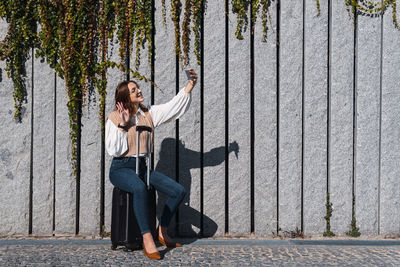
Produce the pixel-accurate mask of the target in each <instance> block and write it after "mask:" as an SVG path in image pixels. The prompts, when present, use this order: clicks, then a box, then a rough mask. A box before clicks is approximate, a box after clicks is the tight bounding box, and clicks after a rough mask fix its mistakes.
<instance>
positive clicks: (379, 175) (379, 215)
mask: <svg viewBox="0 0 400 267" xmlns="http://www.w3.org/2000/svg"><path fill="white" fill-rule="evenodd" d="M380 53H381V55H380V78H379V166H378V235H379V234H380V233H381V165H382V157H381V148H382V147H381V145H382V74H383V73H382V68H383V66H382V65H383V58H382V57H383V14H382V15H381V51H380Z"/></svg>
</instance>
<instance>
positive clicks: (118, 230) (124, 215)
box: [111, 187, 156, 250]
mask: <svg viewBox="0 0 400 267" xmlns="http://www.w3.org/2000/svg"><path fill="white" fill-rule="evenodd" d="M148 203H149V223H150V229H151V231H152V234H153V237H155V236H156V192H155V190H154V188H153V187H151V188H150V190H149V199H148ZM142 242H143V240H142V235H141V233H140V228H139V225H138V223H137V220H136V217H135V214H134V211H133V196H132V194H131V193H128V192H125V191H123V190H121V189H119V188H117V187H114V189H113V197H112V212H111V243H112V245H111V249H113V250H115V249H117V247H118V246H125V250H135V249H141V247H142Z"/></svg>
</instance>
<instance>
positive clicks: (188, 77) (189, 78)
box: [185, 70, 193, 80]
mask: <svg viewBox="0 0 400 267" xmlns="http://www.w3.org/2000/svg"><path fill="white" fill-rule="evenodd" d="M185 73H186V77H187V79H188V80H193V77H192V76H191V74H190V71H189V70H185Z"/></svg>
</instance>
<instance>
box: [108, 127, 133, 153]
mask: <svg viewBox="0 0 400 267" xmlns="http://www.w3.org/2000/svg"><path fill="white" fill-rule="evenodd" d="M105 134H106V136H105V145H106V150H107V152H108V154H109V155H110V156H112V157H119V156H121V155H122V154H124V153H125V152H126V151H127V150H128V139H127V137H126V132H121V131H120V130H118V128H117V126H115V124H114V123H112V121H111V120H107V122H106V132H105Z"/></svg>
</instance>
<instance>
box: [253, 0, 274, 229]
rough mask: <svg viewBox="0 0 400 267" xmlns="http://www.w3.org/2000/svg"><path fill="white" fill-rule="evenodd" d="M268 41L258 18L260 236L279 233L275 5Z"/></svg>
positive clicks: (256, 151) (256, 198)
mask: <svg viewBox="0 0 400 267" xmlns="http://www.w3.org/2000/svg"><path fill="white" fill-rule="evenodd" d="M270 14H271V21H268V30H267V42H266V43H265V42H262V35H263V27H262V22H261V19H258V21H257V24H256V25H255V31H254V35H255V36H254V66H255V70H254V92H255V98H254V105H255V107H254V110H255V114H254V118H255V129H254V130H255V140H254V154H255V156H254V161H255V162H254V167H255V170H254V189H255V190H254V202H255V204H254V206H255V207H254V220H255V226H254V228H255V229H254V230H255V234H256V235H257V236H266V235H271V234H272V233H273V232H275V233H276V226H277V208H278V206H277V205H278V203H277V182H278V179H277V153H276V151H277V123H276V122H277V101H276V100H277V99H276V96H277V94H276V90H277V87H276V86H277V76H276V75H277V71H276V70H277V65H276V64H277V57H276V51H277V42H276V21H277V12H276V3H273V4H272V5H271V7H270Z"/></svg>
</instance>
